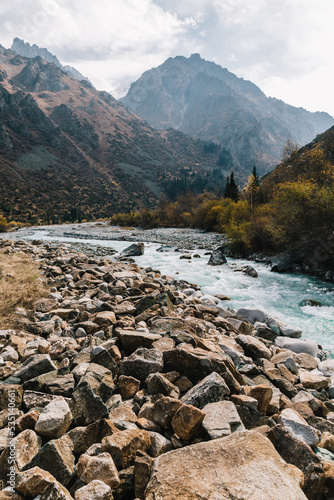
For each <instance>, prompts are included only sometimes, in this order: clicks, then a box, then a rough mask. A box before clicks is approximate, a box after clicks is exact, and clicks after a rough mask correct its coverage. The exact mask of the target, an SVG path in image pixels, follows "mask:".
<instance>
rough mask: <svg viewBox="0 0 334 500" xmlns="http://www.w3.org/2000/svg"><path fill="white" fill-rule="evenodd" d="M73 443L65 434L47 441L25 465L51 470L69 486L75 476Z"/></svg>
mask: <svg viewBox="0 0 334 500" xmlns="http://www.w3.org/2000/svg"><path fill="white" fill-rule="evenodd" d="M72 452H73V444H72V441H71V439H70V438H69V436H67V435H65V436H62V437H61V438H59V439H55V440H52V441H49V442H48V443H46V444H45V445H44V446H43V447H42V448H41V449H40V451H39V452H38V453H37V455H35V457H34V458H33V459H32V460H31V462H30V463H29V464H28V465H27V466H26V467H25V468H26V469H30V468H31V467H42V468H43V469H44V470H46V471H48V472H50V474H52V475H53V476H54V477H55V478H56V479H57V481H59V482H60V483H61V484H63V485H64V486H67V485H68V484H69V483H70V481H71V479H72V478H73V477H74V472H75V468H74V461H75V457H74V455H73V453H72Z"/></svg>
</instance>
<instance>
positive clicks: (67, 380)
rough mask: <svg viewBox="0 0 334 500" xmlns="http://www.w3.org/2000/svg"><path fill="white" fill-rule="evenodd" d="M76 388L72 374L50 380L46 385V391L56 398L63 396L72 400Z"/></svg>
mask: <svg viewBox="0 0 334 500" xmlns="http://www.w3.org/2000/svg"><path fill="white" fill-rule="evenodd" d="M74 387H75V380H74V377H73V375H72V373H69V374H68V375H64V376H63V377H56V378H54V379H52V380H48V381H47V382H45V384H44V390H45V391H47V392H50V393H51V394H54V395H55V396H63V397H64V398H71V397H72V395H73V391H74Z"/></svg>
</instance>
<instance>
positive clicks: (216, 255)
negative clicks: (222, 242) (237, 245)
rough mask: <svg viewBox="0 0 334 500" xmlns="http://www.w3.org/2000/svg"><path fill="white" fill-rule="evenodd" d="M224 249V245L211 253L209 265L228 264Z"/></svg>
mask: <svg viewBox="0 0 334 500" xmlns="http://www.w3.org/2000/svg"><path fill="white" fill-rule="evenodd" d="M224 251H225V249H224V247H218V248H215V250H213V251H212V253H211V255H210V259H209V262H208V264H209V266H220V265H221V264H226V262H227V260H226V257H225V255H224Z"/></svg>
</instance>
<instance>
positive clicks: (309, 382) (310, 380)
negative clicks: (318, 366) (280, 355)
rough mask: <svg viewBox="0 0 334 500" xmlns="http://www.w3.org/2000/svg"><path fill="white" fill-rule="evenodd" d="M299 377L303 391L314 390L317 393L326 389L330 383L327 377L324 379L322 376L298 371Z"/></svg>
mask: <svg viewBox="0 0 334 500" xmlns="http://www.w3.org/2000/svg"><path fill="white" fill-rule="evenodd" d="M299 377H300V382H301V383H302V384H303V386H304V387H305V389H316V390H317V391H318V390H321V389H327V388H328V387H329V386H330V383H331V379H330V378H329V377H324V376H323V375H318V374H316V373H312V372H309V371H301V370H300V372H299Z"/></svg>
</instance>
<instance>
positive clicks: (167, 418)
mask: <svg viewBox="0 0 334 500" xmlns="http://www.w3.org/2000/svg"><path fill="white" fill-rule="evenodd" d="M181 406H182V403H181V401H180V400H179V399H175V398H171V397H169V396H164V397H162V398H160V399H158V401H157V402H156V403H154V405H153V407H152V419H153V420H154V422H156V423H157V424H159V425H161V427H163V428H164V429H167V427H168V426H169V425H170V422H171V420H172V418H173V416H174V415H175V413H176V412H177V410H178V409H179V408H180V407H181Z"/></svg>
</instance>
